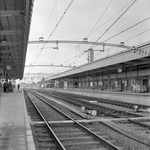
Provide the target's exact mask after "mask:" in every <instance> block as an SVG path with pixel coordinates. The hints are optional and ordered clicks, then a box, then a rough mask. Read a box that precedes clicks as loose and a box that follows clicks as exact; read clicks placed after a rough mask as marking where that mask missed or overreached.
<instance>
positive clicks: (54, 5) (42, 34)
mask: <svg viewBox="0 0 150 150" xmlns="http://www.w3.org/2000/svg"><path fill="white" fill-rule="evenodd" d="M57 2H58V0H56V2H55V4H54V7H53V9H52V12H51V14H50V16H49V19H48V21H47V23H46V26H45V28H44V30H43V33H42V35H41V37H43V35H44V33H45V30H46V28H47V26H48V23H49V21H50V20H51V18H52V15H53V13H54V10H55V8H56V6H57Z"/></svg>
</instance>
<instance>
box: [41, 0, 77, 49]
mask: <svg viewBox="0 0 150 150" xmlns="http://www.w3.org/2000/svg"><path fill="white" fill-rule="evenodd" d="M73 1H74V0H71V2H70V3H69V5H68V7H67V8H66V10H65V11H64V13H63V15H62V16H61V18H60V19H59V21H58V23H57V24H56V26H55V28H54V29H53V31H52V32H51V34H50V36H49V37H48V39H47V41H46V42H45V44H44V46H43V47H42V49H43V48H44V47H45V45H46V44H47V42H48V40H49V39H50V38H51V36H52V35H53V33H54V32H55V30H56V28H57V27H58V26H59V24H60V22H61V20H62V19H63V17H64V16H65V14H66V13H67V11H68V9H69V8H70V6H71V4H72V3H73Z"/></svg>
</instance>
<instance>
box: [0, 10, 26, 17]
mask: <svg viewBox="0 0 150 150" xmlns="http://www.w3.org/2000/svg"><path fill="white" fill-rule="evenodd" d="M23 14H24V10H1V11H0V17H5V16H16V15H23Z"/></svg>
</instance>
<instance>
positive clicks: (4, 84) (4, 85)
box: [3, 80, 8, 93]
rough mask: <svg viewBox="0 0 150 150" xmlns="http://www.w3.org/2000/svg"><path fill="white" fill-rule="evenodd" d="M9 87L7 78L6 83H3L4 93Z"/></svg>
mask: <svg viewBox="0 0 150 150" xmlns="http://www.w3.org/2000/svg"><path fill="white" fill-rule="evenodd" d="M7 88H8V83H7V80H5V81H4V83H3V89H4V93H6V92H7Z"/></svg>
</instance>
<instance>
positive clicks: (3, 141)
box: [0, 90, 35, 150]
mask: <svg viewBox="0 0 150 150" xmlns="http://www.w3.org/2000/svg"><path fill="white" fill-rule="evenodd" d="M0 150H35V146H34V142H33V137H32V132H31V128H30V124H29V118H28V115H27V110H26V105H25V100H24V96H23V92H22V91H21V90H20V91H18V90H14V92H13V93H0Z"/></svg>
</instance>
